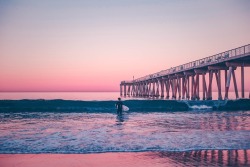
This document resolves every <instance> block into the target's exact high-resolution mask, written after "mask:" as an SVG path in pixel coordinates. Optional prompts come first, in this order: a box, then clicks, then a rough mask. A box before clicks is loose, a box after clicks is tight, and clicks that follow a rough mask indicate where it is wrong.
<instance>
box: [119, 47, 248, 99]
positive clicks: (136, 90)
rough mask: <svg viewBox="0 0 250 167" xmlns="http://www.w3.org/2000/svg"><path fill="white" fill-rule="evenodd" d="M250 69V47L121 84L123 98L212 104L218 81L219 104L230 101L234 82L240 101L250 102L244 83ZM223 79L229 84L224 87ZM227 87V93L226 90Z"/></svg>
mask: <svg viewBox="0 0 250 167" xmlns="http://www.w3.org/2000/svg"><path fill="white" fill-rule="evenodd" d="M249 66H250V44H248V45H245V46H241V47H238V48H235V49H231V50H228V51H225V52H222V53H219V54H216V55H213V56H209V57H205V58H203V59H200V60H196V61H192V62H189V63H186V64H183V65H180V66H177V67H173V68H170V69H167V70H162V71H160V72H157V73H154V74H150V75H147V76H144V77H141V78H138V79H135V80H131V81H122V82H121V84H120V95H121V96H133V97H146V98H150V97H152V98H166V99H179V100H180V99H185V100H188V99H191V100H200V99H203V100H212V98H213V97H212V90H213V89H212V86H213V84H212V83H213V80H215V81H216V86H217V90H218V91H217V92H218V100H222V99H228V92H229V87H230V84H231V82H233V85H234V87H233V88H234V92H235V97H236V98H237V99H238V98H240V97H241V98H250V97H249V96H250V95H248V97H245V96H246V94H245V83H244V81H245V78H244V68H245V67H249ZM237 68H240V69H241V70H240V75H241V76H240V78H241V79H240V86H241V95H239V91H238V83H237V82H239V81H237V78H236V73H235V70H236V69H237ZM222 74H224V76H222ZM248 76H250V75H248ZM223 79H224V83H225V84H223V85H222V80H223ZM231 80H232V81H231ZM223 87H224V89H222V88H223ZM222 90H224V92H225V93H224V95H222ZM200 92H202V97H200ZM170 95H171V96H172V97H170Z"/></svg>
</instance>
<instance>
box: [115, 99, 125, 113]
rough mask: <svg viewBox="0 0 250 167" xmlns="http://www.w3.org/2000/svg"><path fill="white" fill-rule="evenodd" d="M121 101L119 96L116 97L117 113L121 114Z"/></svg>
mask: <svg viewBox="0 0 250 167" xmlns="http://www.w3.org/2000/svg"><path fill="white" fill-rule="evenodd" d="M122 105H123V103H122V101H121V98H120V97H119V98H118V102H116V104H115V106H116V108H117V114H121V113H122Z"/></svg>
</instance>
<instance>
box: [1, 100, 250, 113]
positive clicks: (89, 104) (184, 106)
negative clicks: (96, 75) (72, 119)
mask: <svg viewBox="0 0 250 167" xmlns="http://www.w3.org/2000/svg"><path fill="white" fill-rule="evenodd" d="M115 103H116V101H79V100H61V99H57V100H43V99H40V100H26V99H24V100H0V112H20V111H25V112H115V111H116V108H115ZM123 103H124V104H125V105H126V106H128V107H129V109H130V111H131V112H147V111H149V112H152V111H163V112H164V111H166V112H168V111H189V110H224V111H237V110H249V109H250V99H239V100H227V101H224V100H222V101H220V100H209V101H191V100H190V101H185V100H183V101H181V100H125V101H123Z"/></svg>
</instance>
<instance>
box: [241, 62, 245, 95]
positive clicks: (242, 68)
mask: <svg viewBox="0 0 250 167" xmlns="http://www.w3.org/2000/svg"><path fill="white" fill-rule="evenodd" d="M241 97H242V98H245V90H244V65H242V66H241Z"/></svg>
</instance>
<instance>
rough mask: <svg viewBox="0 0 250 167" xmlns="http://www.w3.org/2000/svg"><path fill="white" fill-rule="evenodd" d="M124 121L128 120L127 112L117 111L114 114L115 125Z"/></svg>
mask: <svg viewBox="0 0 250 167" xmlns="http://www.w3.org/2000/svg"><path fill="white" fill-rule="evenodd" d="M125 121H128V114H127V113H119V114H117V116H116V125H122V124H123V123H124V122H125Z"/></svg>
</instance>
